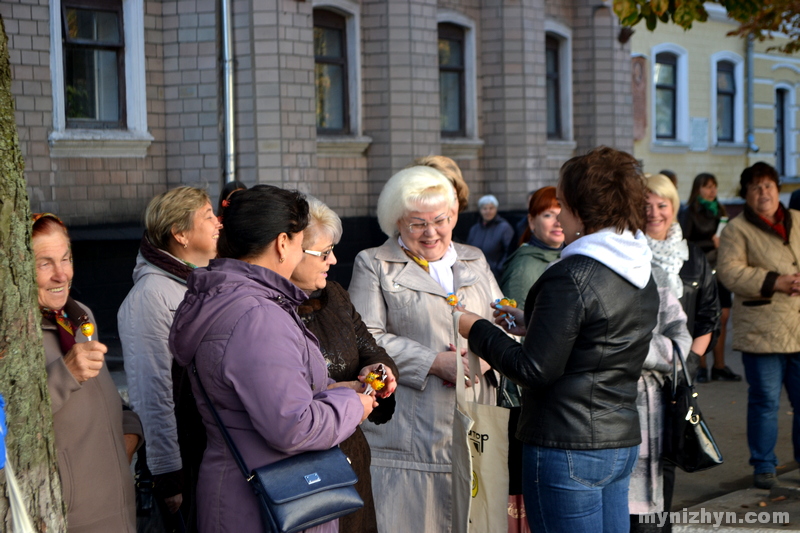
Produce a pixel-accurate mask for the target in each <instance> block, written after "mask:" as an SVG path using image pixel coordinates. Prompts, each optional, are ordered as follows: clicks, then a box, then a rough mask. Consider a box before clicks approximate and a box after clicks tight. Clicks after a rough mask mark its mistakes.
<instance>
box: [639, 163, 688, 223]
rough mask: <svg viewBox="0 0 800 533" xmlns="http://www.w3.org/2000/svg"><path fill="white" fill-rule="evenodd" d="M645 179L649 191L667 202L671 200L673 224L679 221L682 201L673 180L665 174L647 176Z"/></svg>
mask: <svg viewBox="0 0 800 533" xmlns="http://www.w3.org/2000/svg"><path fill="white" fill-rule="evenodd" d="M644 179H645V182H646V183H647V190H648V191H650V192H651V193H653V194H655V195H656V196H659V197H661V198H664V199H665V200H669V203H671V204H672V222H676V221H677V220H678V210H679V209H680V207H681V199H680V197H679V196H678V189H676V188H675V185H674V184H673V183H672V180H671V179H669V178H668V177H667V176H665V175H664V174H655V175H648V174H645V177H644Z"/></svg>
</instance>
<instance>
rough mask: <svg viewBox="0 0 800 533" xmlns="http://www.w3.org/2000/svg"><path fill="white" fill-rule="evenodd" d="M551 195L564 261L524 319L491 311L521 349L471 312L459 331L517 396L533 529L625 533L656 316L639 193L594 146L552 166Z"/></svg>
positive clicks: (637, 183) (621, 163)
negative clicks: (555, 174) (557, 208)
mask: <svg viewBox="0 0 800 533" xmlns="http://www.w3.org/2000/svg"><path fill="white" fill-rule="evenodd" d="M557 194H558V200H559V203H560V204H561V213H560V214H559V221H560V222H561V225H562V227H563V229H564V235H565V242H566V244H567V246H566V248H564V250H563V252H562V254H561V257H562V259H561V261H559V262H558V263H555V264H553V265H552V266H551V267H550V268H549V269H547V270H546V271H545V273H544V274H543V275H542V277H541V278H539V281H537V282H536V284H535V285H534V286H533V287H532V288H531V291H530V293H529V294H528V298H527V302H526V305H525V311H524V317H523V315H522V313H521V312H520V311H519V310H517V309H513V308H510V307H503V308H502V309H500V310H498V312H497V313H496V314H499V313H511V314H513V315H515V318H516V320H517V323H518V324H520V325H519V326H517V327H515V328H512V329H511V333H513V334H517V335H525V341H524V343H523V344H522V345H520V344H517V343H516V342H515V341H514V340H513V339H510V338H508V337H507V336H505V335H504V334H503V332H502V331H500V330H499V329H498V328H496V327H495V326H494V324H492V323H491V322H489V321H487V320H481V319H480V317H479V316H477V315H475V314H473V313H465V314H464V315H463V316H461V318H460V321H459V332H460V333H461V334H462V335H463V336H465V337H467V338H468V339H469V346H470V349H472V350H473V351H474V352H475V353H476V354H478V355H479V356H480V357H482V358H484V359H486V360H487V361H488V362H489V363H490V364H491V365H492V367H494V368H496V369H497V370H499V371H500V372H501V373H502V374H504V375H505V376H507V377H508V378H509V379H511V380H513V381H514V382H516V383H517V384H519V385H521V386H522V387H524V389H523V391H524V392H523V401H522V414H521V416H520V421H519V429H518V430H517V437H518V438H519V439H520V440H522V441H523V442H524V443H525V447H524V451H523V493H524V495H525V507H526V509H527V513H528V523H529V524H530V526H531V529H532V530H533V531H554V532H559V531H563V532H569V533H574V532H575V531H581V532H600V531H603V532H615V533H617V532H624V531H627V530H628V528H629V520H628V482H629V478H630V474H631V471H632V470H633V466H634V464H635V463H636V458H637V455H638V445H639V443H640V442H641V435H640V432H639V417H638V414H637V411H636V403H635V402H636V395H637V386H636V383H637V381H638V379H639V376H640V374H641V371H642V364H643V363H644V360H645V358H646V356H647V353H648V350H649V344H650V339H651V338H652V333H653V329H654V328H655V326H656V321H657V314H658V291H657V288H656V284H655V281H653V278H652V276H651V275H650V258H651V253H650V249H649V248H648V246H647V242H646V240H645V237H644V234H643V233H642V232H641V228H643V227H644V223H645V217H644V208H643V206H644V197H645V186H644V181H643V179H642V177H641V174H640V173H639V168H638V164H637V162H636V160H635V159H634V158H633V157H632V156H630V155H629V154H626V153H624V152H619V151H617V150H614V149H612V148H607V147H601V148H597V149H595V150H593V151H592V152H590V153H589V154H587V155H585V156H581V157H575V158H573V159H571V160H569V161H567V162H566V163H565V164H564V166H563V167H561V176H560V179H559V184H558V193H557ZM523 320H524V324H527V327H525V326H524V325H522V324H523ZM497 322H498V323H502V322H504V321H503V319H502V318H501V317H498V320H497ZM554 325H555V327H554Z"/></svg>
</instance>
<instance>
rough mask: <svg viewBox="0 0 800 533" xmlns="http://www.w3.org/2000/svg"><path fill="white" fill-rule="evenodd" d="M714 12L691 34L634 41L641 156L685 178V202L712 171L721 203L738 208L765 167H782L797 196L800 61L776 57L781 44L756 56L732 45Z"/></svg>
mask: <svg viewBox="0 0 800 533" xmlns="http://www.w3.org/2000/svg"><path fill="white" fill-rule="evenodd" d="M707 9H708V11H709V15H710V17H709V20H708V21H707V22H705V23H697V24H695V25H694V27H693V28H692V29H691V30H689V31H684V30H683V29H682V28H680V27H679V26H676V25H674V24H659V26H658V27H657V28H656V31H654V32H649V31H646V30H645V29H644V28H641V29H639V28H637V31H636V33H635V35H634V36H633V37H632V38H631V53H632V75H633V101H634V109H635V112H634V138H635V143H634V155H635V156H636V157H637V158H639V159H641V160H642V162H643V164H644V168H645V171H646V172H651V173H656V172H659V171H660V170H662V169H670V170H673V171H674V172H676V174H677V175H678V184H679V192H680V194H681V198H682V199H683V200H687V199H688V196H689V194H690V192H691V187H692V181H693V180H694V177H695V176H696V175H697V174H699V173H701V172H710V173H712V174H714V175H715V176H716V177H717V180H718V182H719V196H720V198H721V199H722V200H723V201H726V202H730V201H738V200H737V197H738V190H739V175H740V174H741V172H742V170H743V169H744V168H746V167H748V166H750V165H752V164H753V163H755V162H757V161H764V162H767V163H769V164H771V165H774V166H775V167H776V168H777V169H778V171H779V173H780V175H781V177H782V179H783V181H784V182H785V183H787V184H788V186H787V187H786V188H785V189H784V190H785V191H786V190H790V189H791V188H793V187H796V183H797V182H798V180H797V174H798V166H797V158H798V135H797V132H798V126H799V125H798V123H797V105H796V102H797V91H798V87H800V56H798V55H797V54H795V55H786V54H782V53H779V52H776V51H769V50H768V48H769V47H772V46H776V45H780V44H781V43H782V42H783V41H782V39H781V37H776V38H775V39H774V40H767V41H764V42H754V43H753V44H752V46H751V47H748V43H747V41H746V40H745V39H741V38H739V37H728V36H726V34H727V33H728V32H729V31H731V30H733V29H735V28H736V23H735V22H733V21H731V20H730V19H728V18H727V16H726V14H725V11H724V9H723V8H722V7H720V6H713V5H707ZM748 63H750V64H752V72H750V71H749V69H748ZM748 77H751V79H750V80H748ZM748 83H750V84H751V85H750V86H751V87H752V90H751V91H749V90H748Z"/></svg>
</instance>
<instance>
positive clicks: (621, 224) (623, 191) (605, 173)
mask: <svg viewBox="0 0 800 533" xmlns="http://www.w3.org/2000/svg"><path fill="white" fill-rule="evenodd" d="M559 174H560V176H559V182H558V188H559V191H560V194H561V199H563V200H564V202H563V203H562V205H561V209H565V208H566V209H569V210H570V212H572V213H573V214H575V215H577V216H578V217H579V218H580V219H581V221H582V222H583V225H584V228H585V229H586V232H587V233H590V232H593V231H597V230H600V229H603V228H612V227H613V228H615V229H616V230H617V232H620V233H621V232H622V231H624V230H626V229H628V230H630V231H632V232H634V233H635V232H636V231H637V230H642V229H644V227H645V223H646V221H647V217H646V216H645V198H646V196H647V188H646V187H645V183H644V178H643V177H642V174H641V170H640V168H639V163H638V162H637V161H636V159H635V158H634V157H633V156H632V155H630V154H628V153H626V152H621V151H619V150H615V149H614V148H609V147H608V146H600V147H598V148H595V149H594V150H592V151H590V152H589V153H587V154H586V155H582V156H577V157H573V158H572V159H570V160H569V161H567V162H566V163H564V165H563V166H562V167H561V171H560V172H559ZM564 203H566V205H564Z"/></svg>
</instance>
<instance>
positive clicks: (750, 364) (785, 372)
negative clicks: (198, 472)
mask: <svg viewBox="0 0 800 533" xmlns="http://www.w3.org/2000/svg"><path fill="white" fill-rule="evenodd" d="M742 363H744V375H745V377H746V378H747V383H748V384H749V385H750V388H749V389H748V391H747V444H748V445H749V446H750V464H751V465H753V472H754V473H755V474H763V473H766V472H775V467H776V466H778V458H777V456H776V455H775V443H776V442H778V408H779V404H780V399H781V386H785V387H786V392H787V393H788V395H789V401H790V402H791V404H792V408H793V410H794V415H793V417H792V445H793V446H794V459H795V461H798V462H800V411H798V409H800V353H770V354H754V353H748V352H742Z"/></svg>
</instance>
